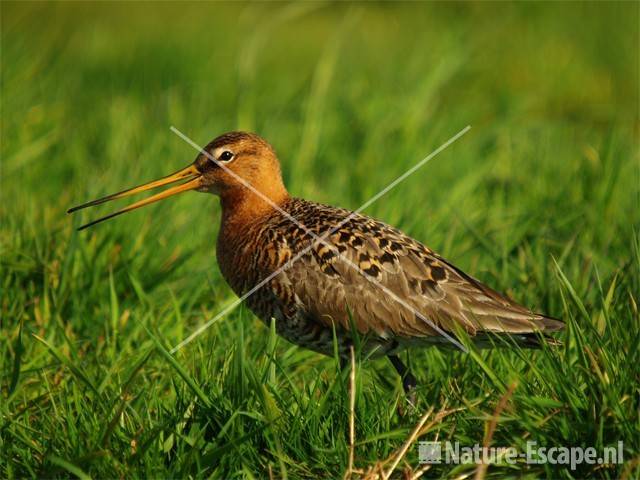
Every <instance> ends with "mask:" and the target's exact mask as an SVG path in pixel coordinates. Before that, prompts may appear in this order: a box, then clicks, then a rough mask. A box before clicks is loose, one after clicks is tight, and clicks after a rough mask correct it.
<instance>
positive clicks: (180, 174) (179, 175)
mask: <svg viewBox="0 0 640 480" xmlns="http://www.w3.org/2000/svg"><path fill="white" fill-rule="evenodd" d="M185 179H186V180H187V181H186V182H184V183H181V184H180V185H176V186H173V187H171V188H168V189H166V190H164V191H162V192H160V193H157V194H155V195H152V196H151V197H149V198H145V199H144V200H140V201H138V202H135V203H133V204H131V205H129V206H127V207H124V208H123V209H121V210H118V211H116V212H114V213H112V214H110V215H106V216H104V217H101V218H99V219H97V220H94V221H93V222H90V223H87V224H86V225H83V226H81V227H80V228H78V230H84V229H85V228H88V227H91V226H92V225H95V224H96V223H100V222H103V221H105V220H108V219H110V218H113V217H117V216H118V215H122V214H123V213H126V212H130V211H131V210H135V209H136V208H140V207H144V206H145V205H149V204H150V203H154V202H157V201H159V200H163V199H165V198H167V197H170V196H172V195H176V194H178V193H182V192H186V191H188V190H195V189H196V188H198V187H200V185H201V184H202V179H201V174H200V172H199V171H198V170H197V169H196V167H194V166H193V165H189V166H188V167H187V168H183V169H182V170H178V171H177V172H175V173H172V174H171V175H167V176H166V177H162V178H160V179H158V180H154V181H153V182H149V183H145V184H143V185H138V186H137V187H133V188H129V189H128V190H123V191H121V192H118V193H114V194H113V195H107V196H106V197H102V198H99V199H97V200H93V201H91V202H87V203H83V204H82V205H78V206H77V207H73V208H70V209H69V210H67V213H73V212H75V211H77V210H81V209H83V208H87V207H93V206H94V205H100V204H101V203H105V202H110V201H111V200H117V199H118V198H124V197H128V196H130V195H135V194H136V193H140V192H145V191H147V190H151V189H153V188H158V187H162V186H164V185H169V184H170V183H175V182H177V181H179V180H185Z"/></svg>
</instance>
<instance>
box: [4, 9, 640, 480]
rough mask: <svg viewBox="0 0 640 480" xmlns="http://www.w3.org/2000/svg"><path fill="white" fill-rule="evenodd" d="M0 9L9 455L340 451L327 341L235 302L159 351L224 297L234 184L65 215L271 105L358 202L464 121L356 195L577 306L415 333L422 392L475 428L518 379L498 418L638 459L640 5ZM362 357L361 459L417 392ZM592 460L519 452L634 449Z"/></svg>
mask: <svg viewBox="0 0 640 480" xmlns="http://www.w3.org/2000/svg"><path fill="white" fill-rule="evenodd" d="M0 8H1V10H2V11H1V13H2V37H1V40H2V44H1V46H2V52H1V53H2V73H1V75H2V77H1V81H2V85H1V121H2V130H1V134H0V135H1V138H0V139H1V149H2V150H1V154H2V165H1V191H0V214H1V218H2V224H1V228H0V248H1V255H2V259H1V269H2V270H1V272H2V273H1V275H0V277H1V278H2V280H1V282H2V283H1V284H0V285H1V286H0V289H1V290H2V310H1V314H2V319H1V324H0V358H1V359H2V369H1V371H0V375H1V377H0V388H1V392H0V393H1V395H2V397H3V401H2V402H0V404H2V406H1V407H0V413H1V414H2V419H1V421H2V425H1V426H0V450H1V451H3V452H4V453H3V454H1V455H4V456H5V461H2V462H0V473H1V474H5V475H3V476H8V477H12V476H20V477H22V476H30V475H34V476H42V475H45V474H46V475H47V476H49V475H52V476H57V475H69V474H73V475H81V474H82V475H84V474H87V475H93V476H98V477H116V476H127V477H128V476H146V475H151V476H185V475H194V476H209V475H213V476H216V477H229V476H248V477H250V476H251V475H252V473H253V474H255V475H257V476H258V477H262V476H264V475H265V472H267V470H268V469H269V468H271V469H273V471H275V472H276V474H277V476H286V475H287V474H288V475H289V476H292V477H313V476H317V475H324V476H327V477H333V476H339V475H341V474H342V472H343V471H344V469H345V466H346V463H345V462H346V460H345V459H346V443H345V442H346V433H345V432H346V431H347V430H346V428H347V417H346V415H347V413H346V412H347V410H346V409H347V400H346V395H345V394H344V382H343V381H342V380H344V378H342V380H341V378H340V375H339V374H338V373H337V372H336V371H335V365H334V363H335V362H333V360H332V359H325V358H322V357H320V356H318V355H315V354H312V353H310V352H306V351H303V350H301V349H297V348H294V347H292V346H291V345H289V344H287V343H286V342H284V341H283V340H277V341H276V339H275V338H273V337H272V336H269V335H268V334H267V333H268V329H267V328H265V327H264V326H263V325H262V324H260V322H259V321H258V320H256V319H255V318H253V317H252V316H251V315H250V314H249V312H247V311H246V310H244V309H239V310H236V311H234V312H233V313H232V314H231V315H230V316H229V317H227V318H226V319H225V320H223V321H221V322H219V323H217V324H216V325H214V326H213V327H212V328H210V329H209V330H207V332H206V333H205V334H204V335H202V336H201V337H199V338H198V339H197V340H196V341H195V342H193V344H191V345H190V346H188V347H186V348H185V349H183V350H181V351H180V352H179V353H178V354H177V355H176V357H175V359H172V358H169V357H167V356H166V355H163V354H162V352H163V348H164V347H170V346H173V345H175V344H177V343H178V342H179V341H180V340H182V339H183V338H185V336H187V335H188V334H189V333H190V332H192V331H193V330H194V329H195V328H197V326H198V325H201V324H202V323H204V322H205V321H206V320H207V319H208V318H210V317H212V316H213V315H215V314H216V313H217V312H219V311H220V310H221V309H222V308H223V307H224V305H226V304H228V303H230V302H231V301H232V300H233V299H234V296H233V294H232V293H231V291H230V289H229V288H228V287H227V286H226V284H225V283H224V281H223V279H222V278H221V276H220V273H219V271H218V269H217V266H216V262H215V238H216V234H217V229H218V221H219V208H218V205H217V201H216V200H215V199H213V198H212V197H208V196H203V195H198V194H195V193H193V194H188V195H184V196H180V197H178V198H175V199H172V200H170V201H168V202H163V203H161V204H156V205H153V206H150V207H147V208H145V209H144V210H139V211H136V212H134V213H131V214H128V215H126V216H123V217H119V218H118V219H115V220H112V221H110V222H108V223H105V224H102V225H99V226H97V227H95V228H93V229H91V230H88V231H86V232H82V233H77V232H75V231H74V227H77V226H78V225H80V224H81V222H82V221H83V220H88V219H91V218H94V217H97V216H98V215H99V214H101V213H102V212H104V213H106V212H108V211H110V208H112V207H102V208H100V210H97V211H88V212H86V213H85V212H83V213H81V214H80V215H78V216H76V217H69V216H67V215H66V214H65V210H66V209H67V208H69V207H70V206H72V205H75V204H78V203H81V202H83V201H86V200H89V199H93V198H95V197H98V196H101V195H104V194H107V193H112V192H115V191H118V190H121V189H123V188H125V187H128V186H132V185H135V184H138V183H141V182H143V181H147V180H149V179H152V178H156V177H157V176H160V175H164V174H167V173H170V172H172V171H174V170H176V169H178V168H180V167H182V166H184V165H186V164H187V163H189V162H191V161H192V159H193V158H194V157H195V154H196V152H195V151H194V150H193V149H192V147H190V146H189V145H188V144H186V143H185V142H184V141H183V140H181V139H180V138H178V137H177V136H176V135H175V134H173V133H172V132H171V131H170V130H169V127H170V126H175V127H176V128H178V129H179V130H181V131H182V132H184V133H185V134H186V135H188V136H189V137H191V138H192V139H193V140H194V141H195V142H197V143H199V144H201V145H204V144H206V143H207V142H208V141H210V140H211V139H212V138H214V137H215V136H217V135H219V134H221V133H223V132H225V131H228V130H233V129H244V130H251V131H255V132H257V133H259V134H260V135H262V136H263V137H265V138H266V139H268V141H269V142H270V143H272V144H273V145H274V147H275V148H276V150H277V152H278V153H279V156H280V158H281V161H282V166H283V172H284V177H285V182H286V183H287V185H288V187H289V190H290V192H291V193H292V194H293V195H296V196H302V197H305V198H309V199H312V200H316V201H320V202H324V203H329V204H334V205H339V206H342V207H347V208H357V207H358V206H360V205H361V204H362V203H364V202H365V201H366V200H367V199H368V198H369V197H370V196H372V195H373V194H375V193H377V192H378V191H379V190H380V189H382V188H383V187H384V186H386V185H387V184H388V183H389V182H391V181H392V180H393V179H395V178H396V177H398V176H399V175H401V174H402V173H404V172H405V171H406V170H407V169H408V168H410V167H411V166H413V165H414V164H415V163H416V162H417V161H419V160H420V159H422V158H423V157H425V156H426V155H427V154H429V153H430V152H431V151H433V150H434V149H435V148H436V147H438V146H439V145H440V144H442V143H443V142H445V141H446V140H447V139H448V138H449V137H451V136H453V135H454V134H455V133H457V132H458V131H460V130H461V129H462V128H464V127H465V126H466V125H471V126H472V129H471V131H470V132H469V133H468V134H466V135H465V136H464V137H462V139H460V140H459V141H458V142H456V143H455V144H453V145H452V146H451V147H449V148H448V149H447V150H446V151H444V152H443V153H442V154H440V155H439V156H438V157H436V158H435V159H433V160H432V161H431V162H429V164H428V165H426V166H425V167H423V168H422V169H421V170H419V172H418V173H416V174H415V175H413V176H411V177H410V178H408V179H407V180H406V181H405V182H403V183H402V184H401V185H400V186H398V187H397V188H395V189H394V190H392V191H391V192H390V193H389V194H387V195H385V196H384V197H383V198H382V199H381V200H379V201H378V202H376V203H375V204H373V205H372V206H371V207H370V208H369V209H367V211H366V213H368V214H370V215H372V216H374V217H376V218H379V219H382V220H384V221H385V222H387V223H390V224H393V225H395V226H397V227H399V228H401V229H402V230H404V231H405V232H407V233H408V234H410V235H412V236H414V237H415V238H417V239H419V240H421V241H423V242H425V243H426V244H427V245H429V246H430V247H432V248H433V249H435V250H436V251H438V252H440V253H441V254H443V255H444V256H445V257H447V258H448V259H450V260H451V261H453V262H454V263H456V264H457V265H459V266H460V267H461V268H463V269H465V270H466V271H468V272H469V273H471V274H473V275H474V276H477V277H479V278H480V279H482V280H484V281H486V282H488V283H489V284H491V285H492V286H494V287H496V288H498V289H500V290H503V291H506V292H507V293H509V294H510V295H512V296H513V297H514V298H516V299H517V300H519V301H521V302H522V303H524V304H526V305H528V306H530V307H532V308H534V309H537V310H541V311H546V312H548V313H550V314H552V315H555V316H560V317H563V318H564V319H565V320H567V321H568V322H570V325H571V328H570V329H569V333H568V334H567V338H566V347H565V348H563V349H562V351H561V353H557V354H555V353H549V352H547V353H545V354H544V355H543V354H542V353H541V354H540V355H539V356H533V357H530V356H528V354H527V358H526V359H522V358H520V357H519V356H518V354H512V353H509V352H502V353H490V352H482V353H480V354H478V356H476V357H474V360H471V358H470V357H465V356H463V355H461V354H457V353H440V352H438V351H428V352H424V351H422V352H415V353H412V354H411V361H412V363H413V369H414V370H415V371H416V375H417V376H418V378H419V379H420V380H421V383H422V384H423V387H424V388H423V390H422V391H421V395H422V396H421V401H422V402H423V403H422V406H423V407H424V406H431V405H434V406H436V408H439V406H440V405H442V404H443V402H444V401H445V400H446V402H448V404H449V406H452V405H453V406H459V407H461V408H462V411H461V412H460V413H458V414H456V415H455V416H453V417H451V420H450V421H449V420H447V422H450V423H447V422H443V423H442V425H439V426H438V427H437V428H441V429H442V430H441V431H440V436H441V437H443V436H444V437H447V438H449V437H450V436H451V435H453V437H455V438H458V439H461V441H462V440H464V441H467V442H468V443H469V442H470V443H473V442H476V441H482V438H483V431H484V429H485V419H486V416H487V415H490V414H491V412H493V411H494V408H495V404H496V402H497V401H498V400H499V399H500V398H501V395H502V394H503V393H504V392H505V385H507V384H508V383H509V381H510V380H511V379H516V380H517V381H518V385H519V387H518V389H516V391H515V394H514V397H513V398H512V399H511V402H512V404H513V410H512V411H511V415H512V417H513V418H511V419H510V420H511V421H510V422H507V425H504V426H503V425H502V424H501V425H500V426H499V427H498V429H497V431H496V438H495V439H494V442H498V443H499V444H503V445H513V444H517V443H518V442H519V441H520V440H521V439H522V438H524V437H523V434H524V432H529V433H528V434H527V435H532V437H533V438H537V439H538V440H539V441H540V442H542V443H548V444H552V443H553V442H556V443H560V444H572V443H580V442H582V443H585V444H587V445H595V446H598V447H602V446H604V445H608V444H614V443H615V441H617V440H616V439H625V441H626V448H627V450H626V453H627V458H631V459H632V460H633V459H634V458H635V462H636V463H635V465H636V466H637V464H638V453H637V452H638V439H637V438H634V437H636V435H635V434H637V431H638V428H640V423H639V422H638V392H639V389H638V379H639V378H640V375H639V369H638V366H637V364H638V363H640V359H638V358H637V357H638V353H637V344H638V340H639V338H638V330H639V328H638V327H639V323H638V310H637V293H638V291H639V290H640V279H639V274H638V268H639V259H640V256H639V255H638V238H637V231H638V230H637V229H638V226H639V225H640V209H639V208H638V201H639V199H640V196H639V188H638V185H639V181H640V176H639V169H638V106H639V101H640V99H639V92H638V84H639V66H638V64H639V54H638V41H639V35H640V32H639V27H638V23H639V22H638V18H639V7H638V3H635V2H625V3H614V2H607V3H595V2H593V3H591V2H588V3H581V2H566V3H543V2H535V3H532V2H521V3H487V2H483V3H480V2H477V3H406V4H397V3H353V4H347V3H320V2H303V3H291V4H289V3H250V4H249V3H247V4H243V3H187V2H185V3H182V2H181V3H177V2H175V3H174V2H166V3H153V2H141V3H97V2H95V3H93V2H92V3H89V2H87V3H71V2H69V3H36V2H31V3H27V4H17V3H12V2H3V3H2V4H1V6H0ZM34 335H35V336H34ZM36 336H37V338H36ZM154 338H157V339H160V340H158V342H160V343H159V344H158V343H156V342H155V341H154ZM159 345H162V346H163V347H161V346H159ZM585 345H587V350H589V351H590V353H585V352H586V350H585ZM265 349H266V351H267V352H270V351H276V352H277V354H276V355H275V356H273V355H267V354H265ZM598 352H599V353H598ZM634 359H635V362H634ZM487 372H490V373H491V374H489V373H487ZM359 375H360V377H359V378H361V380H359V382H360V381H361V382H362V385H361V386H362V390H363V391H362V393H361V394H360V395H361V396H360V397H359V398H358V436H359V439H360V440H361V441H362V443H361V445H360V447H359V449H358V451H357V454H356V459H357V463H359V464H360V465H361V466H366V465H371V464H373V462H375V460H376V459H381V458H383V457H385V456H386V455H388V454H389V453H390V452H391V451H392V450H393V449H394V448H397V447H398V446H399V445H400V444H401V442H402V440H403V439H404V438H406V435H407V433H408V431H409V430H410V428H411V427H412V425H413V423H414V422H413V420H415V419H412V418H411V416H410V415H409V417H399V416H398V415H397V412H396V408H395V405H396V404H397V403H398V402H401V401H402V395H401V393H400V387H399V383H398V382H397V381H396V379H395V378H394V377H393V375H392V374H391V370H390V369H389V367H388V365H386V363H385V362H384V361H381V362H375V363H374V364H370V365H363V368H362V369H361V370H360V373H359ZM336 379H337V380H336ZM463 385H464V387H463ZM194 392H195V393H194ZM532 398H535V399H538V400H539V401H538V400H536V401H532V400H531V399H532ZM532 402H533V403H532ZM525 412H529V413H525ZM559 412H560V413H559ZM547 416H549V418H550V419H551V420H545V421H544V422H543V421H542V419H545V418H547ZM194 429H195V430H194ZM634 432H635V434H634ZM431 435H432V436H433V435H435V433H432V434H431ZM453 437H452V438H453ZM412 455H413V457H412V459H413V460H412V461H411V462H410V463H412V464H415V463H416V462H415V457H416V455H417V452H415V451H414V452H412ZM557 468H559V467H557ZM581 468H582V470H578V471H577V472H571V471H569V470H568V469H564V470H563V469H559V470H557V469H556V468H553V467H551V466H537V467H526V466H522V465H521V466H520V467H518V469H515V470H513V469H512V470H508V469H507V470H506V471H507V472H509V471H511V472H512V473H514V472H515V474H530V475H533V476H556V475H560V476H563V477H564V478H570V477H572V476H576V475H577V476H600V477H615V476H618V475H621V474H627V475H629V474H630V475H633V473H632V472H633V468H634V467H633V462H632V464H631V466H629V467H627V470H624V469H623V468H622V467H620V469H616V468H598V467H597V466H589V467H586V466H583V467H581ZM635 471H636V472H637V468H636V470H635ZM64 472H66V473H64ZM625 472H626V473H625ZM630 472H631V473H630ZM459 473H460V471H457V470H451V469H449V470H447V469H443V470H436V471H435V472H434V474H436V475H440V476H445V477H446V476H449V475H455V474H459ZM489 474H496V475H503V474H505V471H503V470H501V468H499V467H496V468H495V469H494V468H493V467H491V468H490V469H489Z"/></svg>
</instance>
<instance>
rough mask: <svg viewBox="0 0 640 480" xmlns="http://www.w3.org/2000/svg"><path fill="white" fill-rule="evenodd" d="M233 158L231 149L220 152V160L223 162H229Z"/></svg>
mask: <svg viewBox="0 0 640 480" xmlns="http://www.w3.org/2000/svg"><path fill="white" fill-rule="evenodd" d="M232 158H233V153H232V152H230V151H229V150H225V151H224V152H222V153H221V154H220V156H219V157H218V160H220V161H222V162H228V161H229V160H231V159H232Z"/></svg>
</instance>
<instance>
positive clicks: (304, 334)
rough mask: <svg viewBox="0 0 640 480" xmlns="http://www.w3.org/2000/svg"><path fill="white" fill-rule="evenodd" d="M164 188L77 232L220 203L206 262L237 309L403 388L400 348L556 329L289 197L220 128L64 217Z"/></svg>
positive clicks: (424, 251) (444, 267) (391, 242)
mask: <svg viewBox="0 0 640 480" xmlns="http://www.w3.org/2000/svg"><path fill="white" fill-rule="evenodd" d="M170 184H174V185H173V186H171V187H169V188H167V189H165V190H163V191H161V192H160V193H157V194H155V195H152V196H150V197H148V198H145V199H143V200H139V201H138V202H135V203H133V204H131V205H129V206H127V207H124V208H122V209H120V210H118V211H116V212H115V213H111V214H110V215H106V216H104V217H102V218H99V219H97V220H94V221H92V222H90V223H88V224H86V225H83V226H81V227H80V228H79V230H82V229H84V228H87V227H90V226H92V225H95V224H97V223H99V222H102V221H104V220H107V219H109V218H113V217H115V216H117V215H121V214H123V213H125V212H128V211H131V210H135V209H137V208H140V207H142V206H144V205H148V204H150V203H153V202H156V201H159V200H162V199H165V198H167V197H170V196H173V195H176V194H179V193H182V192H186V191H190V190H195V191H199V192H205V193H211V194H214V195H217V196H218V197H219V199H220V204H221V207H222V213H221V224H220V229H219V234H218V239H217V245H216V256H217V263H218V265H219V268H220V271H221V273H222V276H223V277H224V279H225V280H226V282H227V283H228V284H229V286H230V287H231V289H232V290H233V291H234V293H235V294H236V295H238V296H239V297H240V298H243V299H244V301H245V303H246V305H247V306H248V308H249V309H250V310H251V311H252V312H253V313H254V314H255V315H256V316H257V317H258V318H260V319H261V320H262V321H264V322H265V323H267V324H269V323H270V322H271V320H272V319H275V325H276V332H277V333H278V335H280V336H281V337H284V338H285V339H286V340H288V341H290V342H292V343H294V344H296V345H298V346H301V347H304V348H307V349H310V350H313V351H315V352H318V353H321V354H324V355H330V356H331V355H334V353H335V351H334V350H335V347H336V346H337V350H338V355H339V356H340V358H341V359H346V358H348V355H349V351H350V349H351V348H353V346H354V342H356V341H358V342H359V345H360V348H361V349H362V351H363V352H364V353H365V354H366V355H367V356H368V357H381V356H386V357H388V358H389V360H390V361H391V364H392V365H393V367H394V368H395V370H396V372H397V373H398V374H399V376H400V377H401V379H402V385H403V388H404V390H405V391H406V392H412V391H414V389H415V388H416V386H417V381H416V379H415V377H414V376H413V374H412V372H410V371H409V369H408V368H407V366H406V365H405V364H404V362H403V361H402V360H401V359H400V357H399V354H400V353H401V352H402V351H403V350H405V349H407V348H417V347H431V346H441V347H442V346H449V347H450V346H452V345H461V344H460V342H459V340H460V338H461V337H460V335H461V334H464V335H465V337H466V338H468V339H470V340H471V341H472V342H473V343H474V344H477V345H479V346H481V347H487V346H495V345H496V343H499V342H496V340H498V339H500V338H503V337H508V338H509V339H512V340H513V342H514V343H515V344H517V345H521V346H522V347H526V348H535V347H539V346H541V345H542V343H544V342H548V343H549V344H559V343H560V342H559V341H557V340H555V339H554V338H553V337H551V336H550V335H549V333H550V332H557V331H559V330H562V329H563V328H564V322H563V321H561V320H559V319H556V318H553V317H551V316H548V315H544V314H540V313H534V312H533V311H532V310H530V309H528V308H526V307H524V306H522V305H520V304H518V303H516V302H515V301H514V300H512V299H511V298H509V297H507V296H506V295H504V294H501V293H499V292H497V291H496V290H494V289H492V288H491V287H489V286H487V285H485V284H484V283H482V282H481V281H479V280H477V279H476V278H474V277H472V276H470V275H468V274H467V273H465V272H464V271H462V270H461V269H459V268H458V267H456V266H455V265H453V264H452V263H451V262H449V261H448V260H446V259H445V258H443V257H442V256H441V255H439V254H438V253H436V252H435V251H433V250H431V249H430V248H429V247H427V246H425V245H424V244H423V243H421V242H419V241H418V240H415V239H414V238H411V237H410V236H409V235H407V234H405V233H403V232H402V231H400V230H398V229H397V228H395V227H393V226H390V225H388V224H386V223H384V222H382V221H379V220H376V219H374V218H371V217H369V216H366V215H364V214H362V213H360V212H358V211H351V210H348V209H344V208H338V207H333V206H329V205H324V204H320V203H316V202H313V201H309V200H305V199H301V198H296V197H294V196H291V195H290V194H289V192H288V191H287V189H286V187H285V185H284V182H283V178H282V172H281V166H280V161H279V159H278V156H277V155H276V152H275V150H274V148H273V147H272V146H271V145H270V144H269V143H268V142H267V141H266V140H264V139H263V138H262V137H260V136H259V135H257V134H254V133H248V132H242V131H232V132H228V133H225V134H223V135H220V136H218V137H217V138H215V139H214V140H213V141H211V142H210V143H208V144H207V145H206V146H205V147H204V148H203V149H202V150H201V151H200V152H199V154H198V155H197V156H196V158H195V161H193V163H191V164H190V165H189V166H187V167H185V168H183V169H181V170H179V171H177V172H175V173H173V174H171V175H168V176H166V177H163V178H161V179H158V180H155V181H152V182H149V183H146V184H142V185H139V186H137V187H133V188H130V189H127V190H123V191H121V192H118V193H115V194H113V195H108V196H106V197H102V198H99V199H97V200H94V201H91V202H87V203H84V204H82V205H79V206H77V207H73V208H71V209H69V210H68V213H72V212H75V211H77V210H80V209H83V208H87V207H91V206H96V205H99V204H102V203H105V202H109V201H113V200H116V199H120V198H123V197H128V196H130V195H134V194H137V193H141V192H144V191H147V190H151V189H156V188H159V187H163V186H167V185H170Z"/></svg>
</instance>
